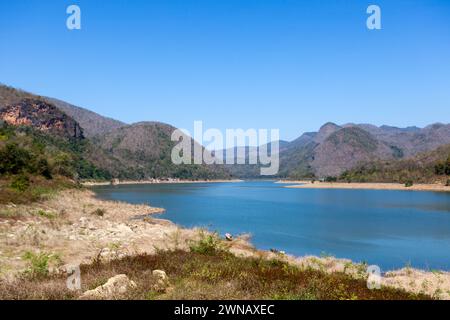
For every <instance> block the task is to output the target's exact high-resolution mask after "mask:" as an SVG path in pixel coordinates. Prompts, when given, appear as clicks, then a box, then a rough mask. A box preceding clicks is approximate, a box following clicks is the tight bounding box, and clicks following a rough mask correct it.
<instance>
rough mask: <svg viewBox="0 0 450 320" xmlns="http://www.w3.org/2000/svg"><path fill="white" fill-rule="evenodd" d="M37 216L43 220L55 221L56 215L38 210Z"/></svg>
mask: <svg viewBox="0 0 450 320" xmlns="http://www.w3.org/2000/svg"><path fill="white" fill-rule="evenodd" d="M36 214H37V215H38V216H40V217H43V218H47V219H50V220H52V219H55V218H56V214H54V213H52V212H48V211H45V210H38V211H37V213H36Z"/></svg>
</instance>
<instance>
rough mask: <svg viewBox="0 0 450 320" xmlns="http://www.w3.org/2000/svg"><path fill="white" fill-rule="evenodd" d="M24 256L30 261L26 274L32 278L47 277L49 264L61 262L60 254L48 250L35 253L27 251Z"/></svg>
mask: <svg viewBox="0 0 450 320" xmlns="http://www.w3.org/2000/svg"><path fill="white" fill-rule="evenodd" d="M22 258H23V259H24V260H26V261H27V262H28V268H27V269H26V270H25V274H26V275H27V276H29V277H30V278H43V277H47V276H48V274H49V270H48V268H49V264H50V263H51V262H57V263H59V262H60V258H59V256H58V255H55V254H51V253H47V252H41V253H33V252H31V251H27V252H25V254H24V255H23V256H22Z"/></svg>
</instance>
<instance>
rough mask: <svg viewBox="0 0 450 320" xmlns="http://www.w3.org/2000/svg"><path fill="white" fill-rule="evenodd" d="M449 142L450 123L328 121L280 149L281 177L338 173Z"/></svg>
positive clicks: (404, 156)
mask: <svg viewBox="0 0 450 320" xmlns="http://www.w3.org/2000/svg"><path fill="white" fill-rule="evenodd" d="M449 143H450V125H449V124H439V123H438V124H433V125H430V126H427V127H425V128H422V129H421V128H417V127H408V128H396V127H390V126H381V127H376V126H374V125H369V124H361V125H358V124H346V125H343V126H338V125H336V124H333V123H327V124H325V125H324V126H322V127H321V128H320V130H319V131H318V132H309V133H305V134H303V135H302V136H300V137H299V138H298V139H295V140H294V141H292V142H291V143H289V144H288V145H287V146H286V147H285V149H284V150H283V151H281V153H280V162H281V165H280V166H281V170H280V176H281V177H290V178H302V177H306V178H308V177H312V176H314V177H317V178H324V177H327V176H339V175H340V174H342V173H343V172H344V171H346V170H350V169H352V168H353V167H355V166H358V165H360V164H362V163H367V162H373V161H381V160H388V161H393V160H395V159H407V158H410V157H414V156H415V155H418V154H419V153H422V152H428V151H432V150H434V149H436V148H438V147H439V146H442V145H445V144H449Z"/></svg>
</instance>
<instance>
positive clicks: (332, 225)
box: [94, 181, 450, 270]
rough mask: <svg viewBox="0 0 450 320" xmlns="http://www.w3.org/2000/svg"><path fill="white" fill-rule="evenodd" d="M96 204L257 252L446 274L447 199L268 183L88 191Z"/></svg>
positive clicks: (449, 248) (449, 243)
mask: <svg viewBox="0 0 450 320" xmlns="http://www.w3.org/2000/svg"><path fill="white" fill-rule="evenodd" d="M94 190H95V191H96V192H97V194H98V196H99V197H100V198H103V199H113V200H121V201H126V202H129V203H150V204H151V205H153V206H157V207H163V208H165V209H167V211H166V213H165V214H163V215H162V216H161V217H162V218H165V219H169V220H172V221H174V222H175V223H178V224H180V225H182V226H185V227H193V226H203V227H207V228H208V229H210V230H213V231H218V232H220V233H221V234H223V233H225V232H230V233H232V234H240V233H251V234H252V242H253V244H255V245H256V246H257V247H258V248H260V249H270V248H276V249H278V250H284V251H286V252H287V253H289V254H293V255H298V256H300V255H306V254H312V255H321V254H323V253H326V254H331V255H334V256H336V257H340V258H349V259H352V260H354V261H365V262H368V263H369V264H377V265H379V266H380V267H381V268H382V269H383V270H391V269H395V268H400V267H403V266H405V265H412V266H414V267H419V268H423V269H444V270H450V193H437V192H436V193H435V192H415V191H387V190H325V189H288V188H283V185H280V184H275V183H273V182H270V181H257V182H253V181H250V182H242V183H211V184H158V185H121V186H106V187H96V188H94Z"/></svg>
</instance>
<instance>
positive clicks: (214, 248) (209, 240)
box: [190, 231, 223, 255]
mask: <svg viewBox="0 0 450 320" xmlns="http://www.w3.org/2000/svg"><path fill="white" fill-rule="evenodd" d="M199 236H200V238H199V240H197V241H194V242H193V243H191V245H190V250H191V252H195V253H200V254H207V255H213V254H215V253H217V252H219V251H223V247H222V243H221V241H220V238H219V236H218V235H217V233H213V234H208V233H206V232H204V231H200V234H199Z"/></svg>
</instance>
